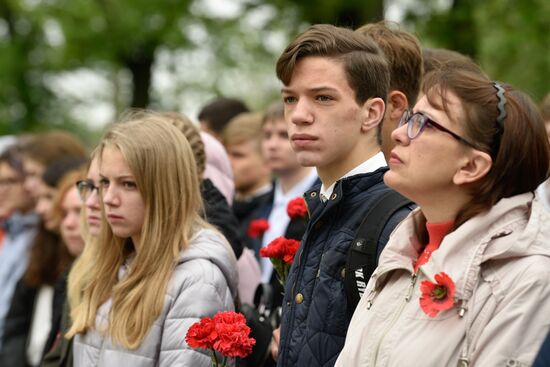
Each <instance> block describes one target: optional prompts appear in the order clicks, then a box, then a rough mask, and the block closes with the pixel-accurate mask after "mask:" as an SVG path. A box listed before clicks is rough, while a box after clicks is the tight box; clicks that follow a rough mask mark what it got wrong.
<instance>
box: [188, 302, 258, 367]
mask: <svg viewBox="0 0 550 367" xmlns="http://www.w3.org/2000/svg"><path fill="white" fill-rule="evenodd" d="M249 335H250V328H249V327H248V326H247V325H246V319H245V317H244V315H243V314H241V313H236V312H233V311H229V312H218V313H217V314H216V315H214V317H213V318H212V319H210V318H209V317H205V318H203V319H201V320H200V321H199V322H196V323H194V324H193V325H191V327H190V328H189V330H188V331H187V335H186V336H185V341H186V342H187V344H188V345H189V346H190V347H192V348H203V349H210V352H211V356H212V361H213V362H214V365H215V366H226V363H227V362H228V360H227V359H228V358H232V357H241V358H245V357H246V356H247V355H249V354H250V353H251V352H252V347H253V346H254V344H256V340H255V339H254V338H250V337H249ZM215 352H219V353H221V354H222V355H223V357H224V358H223V360H222V361H221V364H220V363H218V358H217V355H216V353H215Z"/></svg>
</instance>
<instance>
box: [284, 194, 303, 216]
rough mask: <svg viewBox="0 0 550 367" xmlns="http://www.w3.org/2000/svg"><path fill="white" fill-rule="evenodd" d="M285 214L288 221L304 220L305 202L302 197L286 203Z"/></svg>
mask: <svg viewBox="0 0 550 367" xmlns="http://www.w3.org/2000/svg"><path fill="white" fill-rule="evenodd" d="M286 213H287V214H288V216H289V217H290V219H297V218H306V217H307V205H306V201H305V200H304V198H302V197H297V198H295V199H292V200H290V201H289V202H288V205H287V206H286Z"/></svg>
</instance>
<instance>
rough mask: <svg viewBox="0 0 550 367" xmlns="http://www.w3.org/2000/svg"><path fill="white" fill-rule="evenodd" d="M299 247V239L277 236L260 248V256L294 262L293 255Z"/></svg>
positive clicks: (288, 262)
mask: <svg viewBox="0 0 550 367" xmlns="http://www.w3.org/2000/svg"><path fill="white" fill-rule="evenodd" d="M298 247H300V241H297V240H293V239H288V238H285V237H282V236H281V237H277V238H275V239H274V240H273V241H271V242H270V243H269V245H267V246H266V247H262V248H261V249H260V256H261V257H270V258H272V259H273V258H276V259H279V260H282V261H284V262H285V263H287V264H292V263H293V262H294V256H296V252H297V251H298Z"/></svg>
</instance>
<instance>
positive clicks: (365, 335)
mask: <svg viewBox="0 0 550 367" xmlns="http://www.w3.org/2000/svg"><path fill="white" fill-rule="evenodd" d="M412 215H414V213H412V214H411V215H410V216H409V217H408V218H407V219H405V220H404V221H403V222H402V223H401V224H400V225H399V226H398V227H397V228H396V230H395V231H394V233H393V234H392V237H391V238H390V241H389V242H388V245H387V246H386V248H385V249H384V251H383V252H382V255H381V258H380V264H379V267H378V269H377V270H376V271H375V273H374V274H373V276H372V278H371V280H370V281H369V283H368V286H367V289H366V291H365V294H364V295H363V297H362V299H361V301H360V303H359V305H358V306H357V309H356V311H355V313H354V315H353V318H352V320H351V324H350V326H349V329H348V333H347V336H346V343H345V346H344V349H343V350H342V352H341V354H340V356H339V358H338V360H337V362H336V366H340V367H342V366H345V367H351V366H399V367H407V366H415V367H416V366H438V367H439V366H468V365H469V366H482V367H489V366H527V365H530V364H531V363H532V362H533V360H534V358H535V356H536V353H537V351H538V349H539V346H540V345H541V344H542V341H543V340H544V337H545V336H546V334H547V333H548V329H549V328H550V214H549V213H548V212H545V211H544V210H543V209H542V207H541V205H540V203H539V202H538V201H537V200H533V195H532V194H531V193H527V194H522V195H518V196H514V197H511V198H508V199H503V200H501V201H500V202H499V203H497V205H496V206H494V207H493V208H492V209H491V211H490V212H489V213H487V214H485V215H479V216H477V217H475V218H473V219H471V220H469V221H468V222H466V223H465V224H463V225H462V226H460V227H459V228H458V229H457V230H456V231H454V232H452V233H450V234H449V235H447V236H446V237H445V238H444V239H443V242H442V243H441V246H440V248H439V249H438V250H437V251H435V252H434V253H433V254H432V257H431V259H430V261H429V262H428V263H427V264H425V265H423V266H421V267H420V269H419V271H418V273H417V276H416V278H415V277H414V276H412V273H413V267H412V262H413V260H415V259H416V258H417V256H418V253H419V251H420V246H419V245H418V243H416V242H415V241H414V240H412V238H413V236H412V233H413V227H412V225H413V221H412ZM439 272H445V273H447V274H448V275H449V276H450V277H451V278H452V279H453V281H454V282H455V285H456V294H455V306H454V307H453V308H451V309H449V310H446V311H442V312H440V313H439V314H438V315H437V316H436V317H434V318H430V317H428V316H427V315H426V314H425V313H424V312H423V311H422V309H421V308H420V303H419V298H420V296H421V292H420V289H419V287H420V283H421V282H422V281H423V280H427V279H428V280H431V281H434V276H435V274H437V273H439Z"/></svg>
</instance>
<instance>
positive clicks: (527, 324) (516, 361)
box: [465, 270, 550, 366]
mask: <svg viewBox="0 0 550 367" xmlns="http://www.w3.org/2000/svg"><path fill="white" fill-rule="evenodd" d="M526 273H527V274H525V273H524V274H520V275H519V276H518V278H519V280H518V281H517V282H515V285H514V286H512V287H509V288H507V289H505V290H502V293H501V294H498V293H496V294H495V295H494V297H495V298H497V304H498V307H497V309H496V312H495V313H494V314H493V315H492V316H489V317H490V320H489V321H488V322H487V323H486V325H485V326H479V325H478V327H477V329H478V330H477V331H476V330H475V329H472V330H471V332H472V333H471V335H472V338H471V339H473V340H472V341H473V343H472V347H473V352H472V355H471V358H470V361H471V363H472V364H471V365H474V366H497V365H498V366H512V365H513V366H530V365H531V364H532V363H533V360H534V359H535V356H536V355H537V352H538V350H539V348H540V346H541V344H542V342H543V340H544V338H545V336H546V334H547V333H548V330H549V327H550V319H549V318H548V315H550V272H549V271H545V272H542V273H541V272H537V273H535V272H529V270H527V271H526ZM499 298H500V299H499ZM465 317H466V316H465ZM479 317H483V316H482V315H480V316H479ZM481 323H482V324H483V322H481ZM474 325H475V323H474ZM474 327H475V326H474ZM476 334H479V336H477V335H476Z"/></svg>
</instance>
